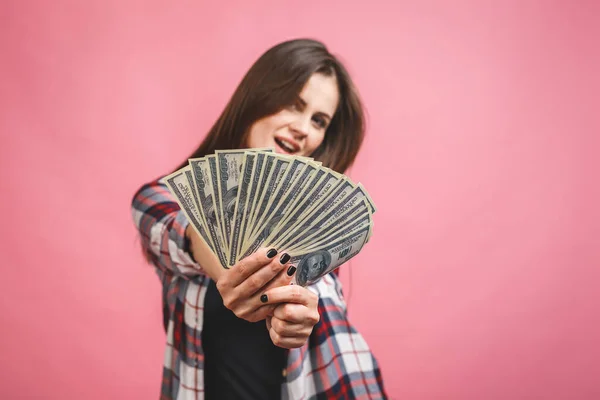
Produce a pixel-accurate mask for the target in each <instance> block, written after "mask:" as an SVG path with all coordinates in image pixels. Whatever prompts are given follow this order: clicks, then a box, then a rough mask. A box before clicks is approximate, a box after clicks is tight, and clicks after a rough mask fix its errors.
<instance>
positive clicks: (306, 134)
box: [248, 73, 339, 156]
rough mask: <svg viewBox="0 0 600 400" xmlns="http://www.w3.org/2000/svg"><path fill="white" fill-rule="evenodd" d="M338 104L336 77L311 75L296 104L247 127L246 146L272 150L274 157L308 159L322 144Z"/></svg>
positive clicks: (318, 74)
mask: <svg viewBox="0 0 600 400" xmlns="http://www.w3.org/2000/svg"><path fill="white" fill-rule="evenodd" d="M338 102H339V91H338V86H337V79H336V78H335V76H326V75H323V74H320V73H315V74H313V75H312V76H311V77H310V78H309V80H308V81H307V82H306V85H304V88H303V89H302V91H301V92H300V94H299V96H298V99H297V101H296V103H295V104H294V105H292V106H289V107H286V108H284V109H282V110H281V111H279V112H278V113H276V114H273V115H269V116H267V117H264V118H262V119H259V120H258V121H256V122H255V123H254V124H253V125H252V126H251V127H250V133H249V135H248V146H249V147H251V148H255V147H273V148H275V151H276V152H277V153H282V154H293V155H298V156H309V155H310V154H312V152H313V151H314V150H316V148H317V147H319V145H320V144H321V142H323V139H324V137H325V131H326V130H327V127H328V126H329V124H330V122H331V118H333V114H334V112H335V110H336V109H337V106H338Z"/></svg>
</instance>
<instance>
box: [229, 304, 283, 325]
mask: <svg viewBox="0 0 600 400" xmlns="http://www.w3.org/2000/svg"><path fill="white" fill-rule="evenodd" d="M274 309H275V306H274V305H266V306H260V307H252V306H247V307H245V308H241V309H238V310H236V311H235V312H234V314H235V315H236V316H237V317H238V318H241V319H244V320H246V321H248V322H258V321H262V320H264V319H266V318H267V317H269V316H270V315H273V310H274Z"/></svg>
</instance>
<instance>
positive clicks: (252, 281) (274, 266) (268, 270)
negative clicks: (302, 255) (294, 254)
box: [235, 253, 295, 298]
mask: <svg viewBox="0 0 600 400" xmlns="http://www.w3.org/2000/svg"><path fill="white" fill-rule="evenodd" d="M289 261H290V256H289V255H287V254H286V253H283V254H282V255H281V256H280V257H275V258H274V259H272V260H271V262H270V263H269V264H267V265H265V266H263V267H262V268H260V269H259V270H257V271H256V272H255V273H253V274H252V275H250V276H248V277H247V278H246V279H245V280H244V281H243V282H241V283H240V284H239V285H238V286H237V287H236V288H235V290H236V292H237V295H238V296H239V297H240V298H247V297H250V296H252V295H254V294H255V293H257V292H258V291H259V290H260V291H261V293H262V292H264V290H265V289H266V285H267V284H268V283H269V282H271V281H272V280H273V278H275V277H276V276H278V275H279V274H280V273H281V272H284V271H285V267H286V263H288V262H289ZM288 269H289V268H288ZM294 272H295V269H294ZM288 283H289V282H288Z"/></svg>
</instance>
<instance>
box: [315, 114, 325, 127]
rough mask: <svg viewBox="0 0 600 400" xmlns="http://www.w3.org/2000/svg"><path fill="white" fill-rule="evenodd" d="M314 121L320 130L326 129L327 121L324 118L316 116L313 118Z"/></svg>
mask: <svg viewBox="0 0 600 400" xmlns="http://www.w3.org/2000/svg"><path fill="white" fill-rule="evenodd" d="M313 121H314V122H315V124H317V126H318V127H319V128H322V129H323V128H325V127H326V126H327V121H326V120H325V118H323V117H319V116H315V117H313Z"/></svg>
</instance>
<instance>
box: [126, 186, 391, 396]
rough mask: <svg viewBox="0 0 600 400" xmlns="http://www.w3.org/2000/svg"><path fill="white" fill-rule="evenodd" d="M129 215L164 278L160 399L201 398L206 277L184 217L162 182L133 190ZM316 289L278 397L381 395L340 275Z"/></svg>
mask: <svg viewBox="0 0 600 400" xmlns="http://www.w3.org/2000/svg"><path fill="white" fill-rule="evenodd" d="M132 214H133V220H134V222H135V225H136V227H137V229H138V231H139V233H140V237H141V240H142V244H143V247H144V249H145V250H146V252H147V254H148V256H149V258H150V261H151V262H152V264H153V265H154V266H155V267H156V272H157V273H158V275H159V277H160V279H161V282H162V285H163V305H164V316H165V320H164V324H165V329H166V333H167V344H166V350H165V358H164V365H163V379H162V387H161V399H170V400H171V399H172V400H175V399H203V398H204V373H203V371H204V352H203V349H202V340H201V333H202V324H203V305H204V298H205V295H206V289H207V286H208V283H209V280H210V278H209V277H208V276H207V275H206V274H205V273H204V271H203V270H202V267H201V266H200V265H199V264H197V263H195V262H194V260H193V259H192V258H191V257H190V254H189V252H188V251H187V246H188V243H186V238H185V235H184V232H185V228H186V226H187V224H188V221H187V219H186V217H185V215H184V213H183V212H182V211H181V210H180V208H179V205H178V204H177V202H176V201H175V200H174V198H173V197H172V196H171V194H170V192H169V191H168V189H167V187H166V185H164V184H162V183H160V182H159V181H154V182H152V183H149V184H147V185H144V186H143V187H142V188H140V190H139V191H138V192H137V193H136V194H135V196H134V198H133V202H132ZM308 289H309V290H312V291H313V292H315V293H316V294H317V295H318V296H319V306H318V307H319V314H320V315H321V320H320V321H319V322H318V323H317V325H315V327H314V329H313V332H312V333H311V335H310V337H309V340H308V341H307V343H306V344H304V346H302V347H300V348H297V349H291V350H289V351H288V352H287V367H286V368H285V369H284V370H283V371H282V374H283V376H284V377H285V380H284V384H283V385H282V388H281V394H282V399H290V400H300V399H307V400H308V399H385V398H387V397H386V394H385V392H384V388H383V380H382V376H381V372H380V370H379V366H378V364H377V361H376V359H375V358H374V356H373V355H372V353H371V351H370V349H369V347H368V345H367V343H366V342H365V340H364V339H363V337H362V336H361V335H360V334H359V333H358V332H357V331H356V329H355V328H354V327H353V326H352V325H351V324H350V323H349V322H348V319H347V313H346V304H345V301H344V298H343V294H342V288H341V284H340V281H339V279H338V277H337V276H336V274H335V273H331V274H328V275H326V276H324V277H323V278H321V279H320V280H319V281H318V282H317V283H315V284H313V285H311V286H309V287H308Z"/></svg>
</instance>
